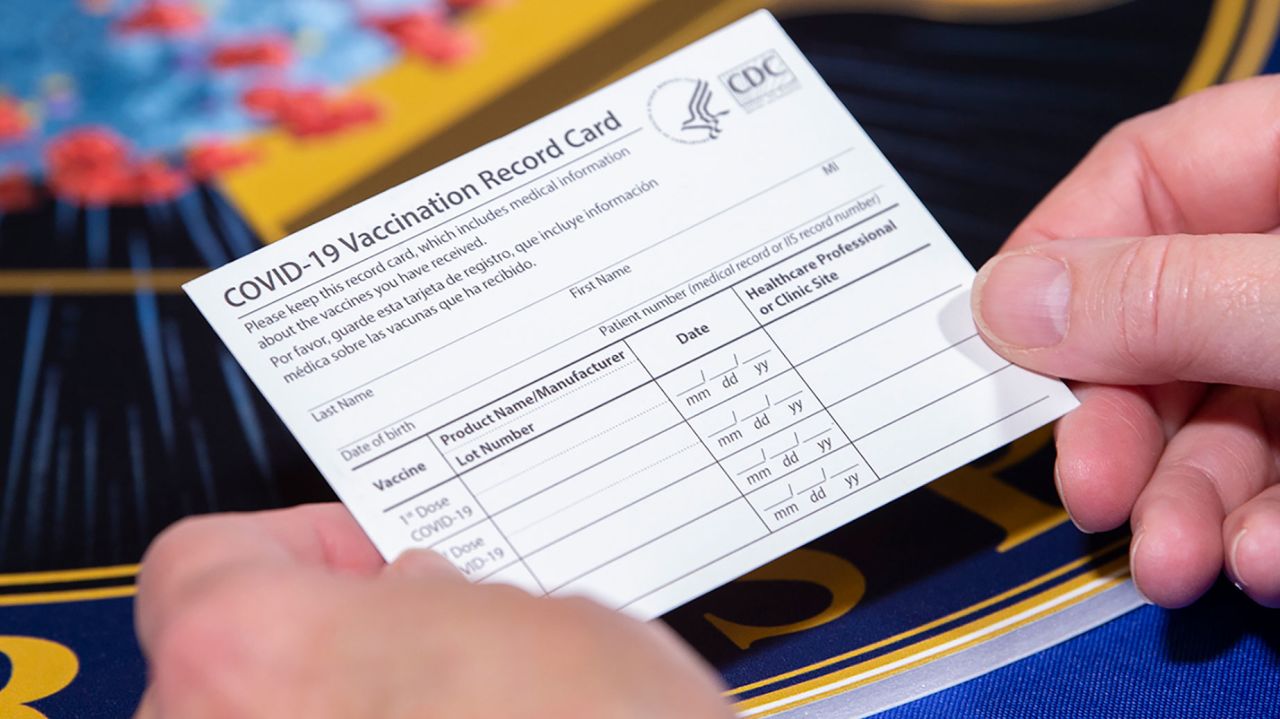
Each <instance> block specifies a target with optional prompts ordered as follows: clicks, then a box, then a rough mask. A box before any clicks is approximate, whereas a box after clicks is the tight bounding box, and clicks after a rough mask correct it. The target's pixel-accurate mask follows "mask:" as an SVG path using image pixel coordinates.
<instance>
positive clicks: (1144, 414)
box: [1054, 385, 1165, 532]
mask: <svg viewBox="0 0 1280 719" xmlns="http://www.w3.org/2000/svg"><path fill="white" fill-rule="evenodd" d="M1073 390H1074V392H1075V395H1076V397H1077V398H1078V399H1079V400H1080V406H1079V407H1078V408H1077V409H1076V410H1075V411H1073V412H1071V413H1070V414H1068V415H1067V416H1065V417H1063V418H1062V419H1061V420H1059V422H1058V434H1057V447H1058V460H1057V462H1056V463H1055V464H1054V481H1055V482H1056V483H1057V486H1058V494H1059V496H1061V497H1062V504H1063V506H1064V507H1065V508H1066V510H1067V514H1069V515H1071V521H1073V522H1075V525H1076V526H1077V527H1079V528H1080V529H1082V530H1083V531H1086V532H1104V531H1107V530H1110V529H1115V528H1116V527H1119V526H1120V525H1122V524H1124V522H1125V520H1127V519H1128V518H1129V514H1130V512H1131V511H1132V510H1133V504H1134V502H1135V501H1137V499H1138V494H1139V493H1140V492H1141V491H1142V488H1143V487H1144V486H1146V484H1147V480H1149V479H1151V473H1152V472H1153V471H1155V467H1156V463H1157V462H1158V461H1159V460H1160V453H1161V452H1163V451H1164V446H1165V435H1164V432H1163V430H1162V428H1161V420H1160V417H1159V416H1158V415H1157V414H1156V411H1155V409H1154V408H1153V407H1152V405H1151V402H1150V401H1148V399H1147V397H1146V396H1145V395H1144V394H1143V392H1142V391H1141V390H1140V389H1137V388H1134V387H1111V386H1107V385H1081V386H1077V387H1074V388H1073Z"/></svg>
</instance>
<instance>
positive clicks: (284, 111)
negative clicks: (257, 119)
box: [241, 87, 381, 137]
mask: <svg viewBox="0 0 1280 719" xmlns="http://www.w3.org/2000/svg"><path fill="white" fill-rule="evenodd" d="M241 102H242V103H243V104H244V106H245V107H246V108H247V109H249V110H251V111H253V112H256V113H258V114H260V115H262V116H263V117H265V118H267V119H268V120H271V121H272V122H275V123H277V124H279V125H280V126H281V127H283V128H284V129H285V130H287V131H288V132H290V133H292V134H293V135H295V136H297V137H310V136H316V135H330V134H333V133H336V132H340V131H342V130H346V129H348V128H350V127H354V126H356V125H362V124H365V123H368V122H373V121H374V120H377V119H378V117H379V116H380V114H381V113H380V111H379V109H378V106H377V105H376V104H374V103H373V102H372V101H370V100H366V99H362V98H358V97H336V96H333V95H329V94H326V93H324V92H322V91H320V90H314V89H304V90H288V89H284V88H278V87H259V88H254V89H252V90H249V91H248V92H246V93H245V94H244V97H243V98H242V99H241Z"/></svg>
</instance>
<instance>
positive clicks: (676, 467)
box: [186, 11, 1076, 617]
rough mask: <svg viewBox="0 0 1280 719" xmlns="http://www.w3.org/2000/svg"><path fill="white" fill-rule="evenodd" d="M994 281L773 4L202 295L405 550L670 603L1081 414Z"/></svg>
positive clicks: (253, 367)
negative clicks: (979, 325)
mask: <svg viewBox="0 0 1280 719" xmlns="http://www.w3.org/2000/svg"><path fill="white" fill-rule="evenodd" d="M973 274H974V272H973V268H972V267H971V266H970V265H969V264H968V262H967V261H966V260H965V259H964V257H963V256H962V255H961V254H960V252H959V251H958V250H957V249H956V247H955V246H954V245H953V244H952V243H951V241H950V239H948V237H947V236H946V234H945V233H943V231H942V229H941V228H940V227H939V226H938V225H937V223H936V222H935V221H934V220H933V218H932V217H931V216H930V215H929V213H928V212H927V211H926V210H925V209H924V207H923V206H922V205H921V204H920V202H919V200H918V199H916V197H915V195H914V194H912V192H911V190H910V189H908V188H907V186H906V184H905V183H904V182H903V181H902V178H901V177H899V176H898V174H897V173H896V172H895V171H894V169H893V168H892V167H891V166H890V165H889V163H888V162H887V161H886V160H885V159H884V157H883V156H882V155H881V154H880V152H879V151H878V150H877V149H876V147H875V146H874V145H873V144H872V143H871V141H870V139H868V137H867V136H866V134H865V133H864V132H863V131H862V129H861V128H860V127H859V126H858V124H857V123H856V122H855V121H854V120H853V118H852V117H850V116H849V113H848V112H847V111H846V110H845V108H844V107H843V105H841V103H840V102H839V101H838V100H837V99H836V97H835V96H834V95H833V94H832V93H831V91H830V89H829V88H828V87H827V86H826V85H825V84H824V83H823V81H822V79H821V78H819V76H818V75H817V73H816V72H815V71H814V69H813V68H812V67H811V66H810V65H809V63H808V62H807V61H806V60H805V58H804V57H803V56H802V55H801V54H800V52H799V51H798V50H797V49H796V47H795V46H794V45H793V44H792V43H791V41H790V40H789V39H788V38H787V36H786V35H785V33H783V31H782V29H781V28H780V27H779V26H778V25H777V23H776V22H775V21H774V20H773V18H772V17H771V16H770V15H769V14H768V13H765V12H763V11H762V12H757V13H755V14H753V15H751V16H749V17H747V18H746V19H744V20H741V21H739V22H737V23H734V24H733V25H731V26H729V27H727V28H725V29H723V30H721V31H719V32H717V33H714V34H713V35H711V36H709V37H707V38H705V39H703V40H701V41H699V42H696V43H694V44H692V45H690V46H689V47H687V48H684V49H683V50H680V51H679V52H676V53H674V54H673V55H671V56H669V57H667V58H665V59H663V60H660V61H658V62H656V63H654V64H653V65H650V66H648V67H646V68H644V69H643V70H640V71H638V72H636V73H635V74H633V75H630V76H628V77H627V78H625V79H623V80H620V81H619V82H617V83H615V84H613V85H611V86H609V87H607V88H605V89H603V90H601V91H599V92H597V93H595V94H593V95H590V96H588V97H586V98H584V99H582V100H580V101H578V102H575V103H574V104H572V105H570V106H568V107H566V108H564V109H562V110H560V111H558V112H555V113H552V114H551V115H548V116H547V117H545V118H542V119H541V120H538V121H537V122H534V123H533V124H531V125H528V126H527V127H524V128H522V129H520V130H518V131H516V132H514V133H512V134H510V135H508V136H506V137H503V138H501V139H499V140H496V141H494V142H492V143H490V144H488V145H485V146H484V147H481V148H479V149H477V150H475V151H474V152H471V153H470V154H468V155H465V156H463V157H461V158H458V159H456V160H454V161H452V162H449V163H448V164H446V165H443V166H441V167H439V168H437V169H435V170H432V171H431V172H428V173H426V174H424V175H422V176H420V177H418V178H415V179H413V180H410V181H408V182H406V183H404V184H402V185H400V186H398V187H395V188H393V189H390V190H388V191H386V192H384V193H382V194H380V195H378V196H376V197H374V198H371V199H369V200H366V201H365V202H362V203H360V204H359V205H356V206H355V207H352V208H351V209H349V210H346V211H345V212H341V213H339V214H337V215H335V216H333V217H330V218H328V219H326V220H324V221H322V222H320V223H318V224H316V225H314V226H312V227H309V228H307V229H305V230H302V231H301V232H298V233H296V234H294V235H292V236H290V237H288V238H285V239H284V240H281V241H280V242H277V243H275V244H272V245H270V246H268V247H264V248H263V249H261V250H259V251H257V252H255V253H253V254H252V255H249V256H248V257H244V258H241V259H239V260H237V261H235V262H232V263H231V264H229V265H226V266H225V267H222V268H220V269H218V270H215V271H213V272H211V273H209V274H207V275H205V276H203V277H201V278H199V279H197V280H195V281H193V282H191V283H189V284H188V285H186V290H187V292H188V293H189V294H190V296H191V298H192V299H193V300H194V301H195V303H196V304H197V305H198V306H199V308H200V310H201V312H203V313H204V315H205V316H206V317H207V318H208V320H209V322H210V323H211V324H212V325H213V327H214V329H215V330H216V331H217V332H218V334H219V335H220V336H221V337H222V339H223V341H225V342H226V344H227V346H228V347H229V348H230V350H231V352H232V354H233V355H234V356H235V357H236V359H237V360H239V362H240V363H241V364H242V365H243V366H244V368H245V370H246V371H247V372H248V374H249V376H250V377H251V378H252V379H253V381H254V382H255V383H256V384H257V386H258V387H259V389H261V390H262V392H263V394H264V395H266V397H267V399H268V400H269V401H270V403H271V404H272V406H273V407H274V408H275V409H276V411H277V412H279V413H280V416H281V417H282V418H283V419H284V421H285V423H286V424H287V425H288V426H289V428H290V430H292V431H293V433H294V434H295V435H296V436H297V438H298V440H299V441H300V442H301V443H302V446H303V447H304V448H305V450H306V451H307V453H308V454H309V455H310V457H311V458H312V460H313V461H314V462H315V463H316V465H317V466H318V467H319V468H320V471H321V472H322V473H323V474H324V476H325V477H326V478H328V480H329V482H330V483H331V484H332V485H333V488H334V490H335V491H336V492H337V494H338V496H339V497H341V498H342V500H343V501H344V502H345V503H346V504H347V506H348V507H349V508H350V509H351V512H352V513H353V514H354V515H355V517H356V518H357V519H358V520H359V522H360V524H361V525H362V526H363V527H364V529H365V530H366V531H367V532H368V533H369V536H370V537H371V538H372V539H373V542H374V543H375V544H376V545H377V547H378V549H379V550H380V551H381V552H382V554H383V555H384V556H385V557H386V558H387V559H392V558H394V557H396V556H397V555H398V554H399V553H400V552H402V551H403V550H405V549H408V548H410V547H430V548H432V549H434V550H436V551H439V552H441V553H442V554H444V555H445V556H447V557H449V558H450V559H452V560H453V561H454V563H455V564H457V566H458V567H459V568H460V569H461V570H462V571H463V572H465V573H466V574H467V576H469V577H471V578H473V579H475V580H477V581H499V582H508V583H512V584H516V585H518V586H521V587H523V588H525V589H527V590H529V591H531V592H534V593H539V594H544V593H545V594H553V595H563V594H585V595H588V596H591V597H593V598H595V599H597V600H599V601H601V602H604V603H605V604H607V605H609V606H612V607H615V608H618V609H622V610H624V611H627V612H630V613H632V614H635V615H638V616H641V617H653V616H657V615H659V614H661V613H663V612H665V611H667V610H669V609H671V608H673V607H676V606H678V605H680V604H682V603H684V602H687V601H688V600H690V599H693V598H694V597H697V596H698V595H700V594H702V593H704V592H707V591H708V590H710V589H712V588H714V587H716V586H719V585H720V584H723V583H725V582H727V581H729V580H731V579H733V578H735V577H738V576H740V575H742V574H743V573H745V572H747V571H750V570H751V569H753V568H755V567H758V566H760V565H761V564H764V563H765V562H767V561H769V560H771V559H773V558H775V557H777V556H779V555H781V554H783V553H785V552H787V551H789V550H791V549H794V548H796V547H799V546H800V545H802V544H804V543H806V542H808V541H810V540H812V539H814V538H816V537H818V536H820V535H822V534H825V533H826V532H829V531H831V530H832V529H834V528H836V527H838V526H840V525H842V524H844V523H846V522H848V521H850V520H852V519H854V518H856V517H858V516H861V515H863V514H865V513H867V512H869V511H871V510H872V509H875V508H876V507H879V506H880V505H883V504H884V503H886V502H888V501H890V500H892V499H894V498H896V497H899V496H901V495H903V494H905V493H907V492H909V491H911V490H913V489H915V488H917V487H919V486H921V485H923V484H925V483H927V482H929V481H930V480H932V479H935V478H937V477H939V476H941V475H942V474H944V473H946V472H948V471H950V470H952V469H955V468H956V467H959V466H961V465H963V464H965V463H966V462H969V461H971V460H973V459H975V458H977V457H979V456H981V455H983V454H985V453H987V452H990V451H991V450H993V449H995V448H997V447H999V446H1001V445H1002V444H1004V443H1006V442H1009V441H1010V440H1012V439H1015V438H1016V437H1019V436H1021V435H1023V434H1025V433H1027V432H1029V431H1031V430H1033V429H1035V428H1037V427H1039V426H1041V425H1043V424H1045V423H1046V422H1049V421H1051V420H1053V419H1055V418H1057V417H1059V416H1060V415H1062V414H1063V413H1064V412H1066V411H1068V410H1070V409H1071V408H1073V407H1074V406H1075V404H1076V403H1075V399H1074V398H1073V397H1072V395H1071V393H1070V392H1068V390H1067V389H1066V387H1065V386H1064V385H1063V384H1061V383H1060V382H1057V381H1053V380H1050V379H1047V378H1044V377H1041V376H1038V375H1035V374H1032V373H1029V372H1025V371H1023V370H1021V369H1018V368H1017V367H1012V366H1010V365H1009V364H1008V363H1007V362H1005V361H1004V360H1003V359H1001V358H1000V357H998V356H997V355H995V354H994V353H993V352H991V350H990V349H988V348H987V346H986V345H985V344H983V342H982V340H981V338H979V337H978V336H977V335H976V334H975V330H974V325H973V320H972V316H971V314H970V312H969V300H968V291H969V286H970V284H971V282H972V279H973ZM885 551H892V548H891V547H890V548H885Z"/></svg>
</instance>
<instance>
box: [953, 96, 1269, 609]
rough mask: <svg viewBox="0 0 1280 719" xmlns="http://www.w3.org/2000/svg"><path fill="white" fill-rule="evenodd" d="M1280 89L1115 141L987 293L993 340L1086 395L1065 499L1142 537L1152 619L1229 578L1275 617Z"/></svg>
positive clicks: (1193, 102) (985, 324) (1140, 581)
mask: <svg viewBox="0 0 1280 719" xmlns="http://www.w3.org/2000/svg"><path fill="white" fill-rule="evenodd" d="M1277 226H1280V78H1275V77H1269V78H1259V79H1254V80H1249V81H1246V82H1241V83H1237V84H1234V85H1228V86H1223V87H1219V88H1214V89H1211V90H1207V91H1205V92H1202V93H1200V94H1198V95H1195V96H1193V97H1190V98H1188V99H1186V100H1184V101H1182V102H1179V103H1177V104H1174V105H1171V106H1169V107H1166V108H1164V109H1161V110H1158V111H1156V112H1152V113H1150V114H1147V115H1143V116H1141V117H1138V118H1136V119H1133V120H1130V121H1128V122H1126V123H1124V124H1122V125H1120V126H1119V127H1118V128H1116V129H1115V130H1114V131H1112V132H1111V133H1110V134H1108V135H1107V136H1106V137H1105V138H1103V139H1102V140H1101V141H1100V142H1099V143H1098V145H1097V147H1095V148H1094V149H1093V151H1092V152H1090V153H1089V155H1088V157H1086V158H1085V159H1084V161H1083V162H1081V163H1080V165H1079V166H1078V167H1077V168H1076V169H1075V170H1074V171H1073V172H1072V173H1071V174H1070V175H1069V176H1068V177H1067V178H1066V179H1065V180H1063V181H1062V183H1061V184H1060V185H1059V186H1058V187H1057V188H1056V189H1055V190H1054V191H1053V192H1052V193H1051V194H1050V195H1049V196H1048V197H1047V198H1046V199H1045V200H1044V201H1043V202H1042V203H1041V204H1040V206H1039V207H1037V208H1036V209H1035V210H1034V211H1033V212H1032V213H1031V215H1030V216H1029V217H1028V218H1027V219H1026V221H1024V222H1023V223H1022V225H1021V226H1020V227H1018V229H1017V230H1016V231H1015V232H1014V234H1013V236H1012V237H1011V238H1010V239H1009V242H1008V243H1007V245H1006V247H1005V249H1004V251H1003V252H1002V254H1000V255H998V256H997V257H996V258H995V259H993V260H992V261H990V262H988V263H987V265H986V266H985V267H983V268H982V270H981V272H980V273H979V275H978V279H977V281H976V283H975V286H974V292H973V310H974V316H975V318H976V320H977V322H978V326H979V330H980V331H981V332H982V335H983V337H984V338H985V339H986V341H987V343H988V344H990V345H991V347H992V348H994V349H995V351H997V352H999V353H1000V354H1001V355H1003V356H1005V357H1006V358H1008V359H1009V360H1010V361H1012V362H1015V363H1017V364H1019V365H1022V366H1024V367H1027V368H1030V369H1033V370H1036V371H1039V372H1043V373H1045V374H1050V375H1054V376H1057V377H1063V378H1068V379H1072V380H1077V381H1078V382H1079V383H1078V384H1076V385H1075V386H1074V389H1075V392H1076V395H1077V396H1078V397H1079V398H1080V402H1081V406H1080V408H1079V409H1077V410H1076V411H1074V412H1072V413H1071V414H1069V415H1067V416H1066V417H1064V418H1063V419H1062V420H1061V422H1059V424H1058V428H1057V445H1058V463H1057V466H1056V468H1055V480H1056V481H1057V483H1058V492H1059V493H1060V494H1061V495H1062V501H1063V503H1064V504H1065V505H1066V507H1067V511H1068V512H1069V513H1070V515H1071V517H1072V519H1073V520H1074V521H1075V523H1076V524H1077V525H1078V526H1079V527H1080V528H1081V529H1082V530H1085V531H1090V532H1096V531H1102V530H1108V529H1113V528H1115V527H1117V526H1119V525H1120V524H1122V523H1123V522H1124V521H1125V519H1126V518H1128V519H1129V521H1130V524H1131V526H1132V531H1133V542H1132V544H1131V549H1130V554H1131V556H1130V564H1131V570H1132V572H1133V577H1134V581H1135V582H1136V584H1137V586H1138V588H1139V589H1140V590H1141V591H1142V593H1143V594H1145V595H1146V596H1147V597H1149V598H1150V599H1152V600H1153V601H1155V602H1156V603H1158V604H1162V605H1165V606H1169V607H1177V606H1182V605H1185V604H1188V603H1190V602H1191V601H1193V600H1194V599H1195V598H1196V597H1198V596H1200V595H1201V594H1202V593H1203V592H1204V591H1205V590H1206V589H1207V588H1208V587H1209V586H1210V585H1211V584H1212V582H1213V581H1214V580H1215V579H1216V578H1217V576H1218V574H1219V572H1220V571H1221V569H1222V567H1223V566H1224V564H1225V566H1226V571H1227V573H1228V575H1229V576H1230V578H1231V579H1232V580H1233V581H1234V582H1235V583H1236V585H1237V586H1239V587H1240V588H1241V589H1243V590H1244V591H1245V592H1247V593H1248V594H1249V596H1251V597H1253V598H1254V599H1255V600H1257V601H1258V602H1260V603H1262V604H1264V605H1267V606H1271V607H1275V606H1280V486H1277V480H1278V479H1280V393H1278V392H1277V390H1280V238H1278V237H1276V236H1275V235H1274V234H1272V233H1273V232H1274V231H1275V229H1276V228H1277Z"/></svg>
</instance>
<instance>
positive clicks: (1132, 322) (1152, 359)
mask: <svg viewBox="0 0 1280 719" xmlns="http://www.w3.org/2000/svg"><path fill="white" fill-rule="evenodd" d="M1190 250H1191V247H1190V244H1189V243H1188V242H1186V241H1185V239H1184V238H1178V237H1163V236H1161V237H1147V238H1142V239H1139V240H1135V241H1134V242H1132V243H1131V244H1130V245H1129V246H1128V247H1127V248H1126V249H1125V250H1124V251H1123V252H1122V253H1121V256H1120V257H1119V258H1118V261H1117V262H1116V263H1115V264H1114V266H1113V267H1114V269H1113V270H1112V276H1111V278H1110V281H1109V282H1108V283H1107V284H1108V288H1107V292H1106V297H1105V298H1104V301H1105V302H1110V303H1111V307H1110V308H1109V311H1111V312H1113V313H1114V320H1115V326H1116V328H1117V342H1118V345H1117V347H1116V349H1117V351H1118V352H1119V354H1120V355H1121V360H1122V361H1123V362H1125V363H1126V364H1127V365H1129V366H1137V367H1142V368H1144V369H1147V370H1149V371H1152V372H1155V373H1156V374H1159V375H1164V376H1166V377H1168V378H1172V377H1175V376H1178V374H1179V370H1180V369H1181V368H1182V367H1185V366H1186V365H1187V364H1189V363H1190V362H1191V361H1193V359H1194V356H1195V354H1197V352H1198V349H1199V348H1198V347H1197V346H1195V344H1194V342H1193V341H1192V340H1193V338H1194V335H1193V334H1192V333H1189V332H1187V331H1186V330H1187V329H1188V325H1189V322H1190V320H1191V319H1192V318H1191V317H1190V316H1189V314H1188V310H1189V309H1190V308H1191V307H1192V306H1193V305H1194V303H1193V302H1191V301H1190V300H1191V299H1192V294H1193V293H1194V292H1195V291H1196V287H1197V285H1198V284H1199V283H1198V282H1197V281H1196V275H1197V273H1198V267H1197V262H1196V256H1195V254H1194V252H1192V251H1190Z"/></svg>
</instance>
